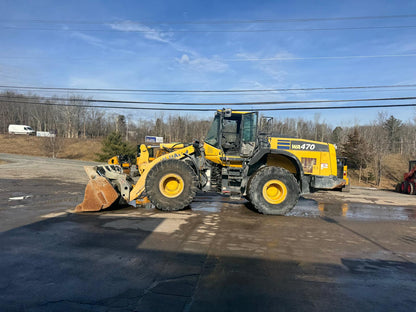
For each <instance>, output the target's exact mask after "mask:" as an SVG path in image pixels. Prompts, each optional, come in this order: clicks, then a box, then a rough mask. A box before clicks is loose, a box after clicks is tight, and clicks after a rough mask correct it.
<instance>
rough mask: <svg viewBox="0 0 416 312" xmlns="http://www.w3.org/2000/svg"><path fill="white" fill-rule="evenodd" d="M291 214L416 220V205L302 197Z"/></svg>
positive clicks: (362, 218)
mask: <svg viewBox="0 0 416 312" xmlns="http://www.w3.org/2000/svg"><path fill="white" fill-rule="evenodd" d="M289 215H291V216H308V217H344V218H348V219H361V220H416V207H400V206H385V205H370V204H361V203H322V202H316V201H315V200H312V199H304V198H302V199H300V200H299V202H298V204H297V205H296V207H295V208H294V209H293V210H292V211H291V212H290V214H289Z"/></svg>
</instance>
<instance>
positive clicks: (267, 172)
mask: <svg viewBox="0 0 416 312" xmlns="http://www.w3.org/2000/svg"><path fill="white" fill-rule="evenodd" d="M299 193H300V190H299V185H298V182H297V181H296V179H295V177H294V176H293V174H291V173H290V172H289V171H287V170H286V169H283V168H280V167H272V166H268V167H263V168H261V169H260V170H258V171H257V172H256V173H255V174H254V176H253V178H252V180H251V183H250V185H249V189H248V195H249V196H248V198H250V202H251V203H252V204H253V206H254V208H256V209H257V210H258V211H259V212H261V213H263V214H270V215H285V214H287V213H288V212H289V211H290V210H292V209H293V207H294V206H295V205H296V203H297V202H298V200H299Z"/></svg>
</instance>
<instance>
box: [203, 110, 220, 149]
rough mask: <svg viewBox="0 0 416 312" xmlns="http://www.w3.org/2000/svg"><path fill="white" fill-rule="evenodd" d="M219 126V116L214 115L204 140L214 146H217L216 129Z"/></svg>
mask: <svg viewBox="0 0 416 312" xmlns="http://www.w3.org/2000/svg"><path fill="white" fill-rule="evenodd" d="M219 126H220V116H219V115H216V116H215V118H214V121H213V122H212V124H211V127H210V128H209V130H208V133H207V137H206V138H205V142H206V143H208V144H209V145H212V146H214V147H218V129H219Z"/></svg>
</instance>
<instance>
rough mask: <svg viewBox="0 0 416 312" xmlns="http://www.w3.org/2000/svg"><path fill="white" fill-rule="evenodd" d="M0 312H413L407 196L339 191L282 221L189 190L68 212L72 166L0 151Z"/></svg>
mask: <svg viewBox="0 0 416 312" xmlns="http://www.w3.org/2000/svg"><path fill="white" fill-rule="evenodd" d="M0 159H1V160H4V161H6V163H5V164H3V165H1V166H0V169H1V172H2V174H1V178H0V190H1V193H0V194H1V196H0V231H1V232H0V244H1V246H2V248H1V250H0V272H2V274H0V290H1V292H0V310H2V311H213V310H214V311H305V310H308V311H332V310H334V311H414V309H415V306H416V298H415V295H414V294H415V293H416V265H415V261H416V235H415V233H416V196H411V195H405V194H398V193H393V192H388V191H380V190H376V189H369V188H353V189H352V191H351V193H341V192H317V193H313V194H308V195H305V196H303V197H302V198H301V199H300V201H299V203H298V205H297V206H296V207H295V208H294V209H293V210H292V212H291V213H290V215H289V216H284V217H279V216H265V215H261V214H259V213H257V212H256V211H253V210H252V209H250V206H249V205H248V203H247V202H246V201H245V200H240V201H238V200H233V201H230V200H229V199H228V198H226V197H223V196H219V195H215V194H210V193H208V194H203V193H201V194H198V196H197V197H196V198H195V200H194V201H193V202H192V204H191V205H190V207H189V208H188V209H186V210H183V211H179V212H175V213H164V212H161V211H158V210H156V209H154V208H146V209H145V208H134V207H129V208H124V209H119V210H110V211H102V212H98V213H82V214H75V213H73V208H74V207H75V206H76V204H78V203H79V202H80V201H82V198H83V190H84V187H85V184H86V182H87V177H86V175H85V173H84V172H83V166H84V165H90V164H93V163H89V162H79V161H74V160H62V159H48V158H42V157H29V156H16V155H8V154H0Z"/></svg>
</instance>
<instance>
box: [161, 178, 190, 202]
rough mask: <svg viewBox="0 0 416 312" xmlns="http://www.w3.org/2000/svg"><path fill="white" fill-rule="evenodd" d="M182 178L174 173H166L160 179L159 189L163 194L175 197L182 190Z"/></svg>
mask: <svg viewBox="0 0 416 312" xmlns="http://www.w3.org/2000/svg"><path fill="white" fill-rule="evenodd" d="M183 185H184V183H183V179H182V178H181V177H180V176H179V175H177V174H174V173H170V174H166V175H164V176H163V177H162V179H160V182H159V190H160V192H161V193H162V195H163V196H165V197H168V198H175V197H178V196H179V195H181V194H182V192H183V189H184V187H183Z"/></svg>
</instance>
